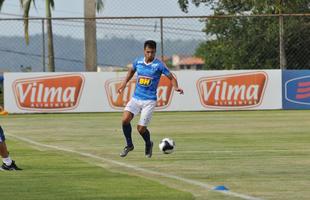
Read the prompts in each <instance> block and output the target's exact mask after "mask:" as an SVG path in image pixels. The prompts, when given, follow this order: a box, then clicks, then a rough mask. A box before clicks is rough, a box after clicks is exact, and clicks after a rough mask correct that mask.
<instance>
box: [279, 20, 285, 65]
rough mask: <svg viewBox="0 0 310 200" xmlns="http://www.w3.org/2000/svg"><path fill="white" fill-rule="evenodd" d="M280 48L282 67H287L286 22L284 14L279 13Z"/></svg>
mask: <svg viewBox="0 0 310 200" xmlns="http://www.w3.org/2000/svg"><path fill="white" fill-rule="evenodd" d="M279 48H280V69H281V70H285V69H286V56H285V45H284V24H283V15H282V14H280V15H279Z"/></svg>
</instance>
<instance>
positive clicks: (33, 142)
mask: <svg viewBox="0 0 310 200" xmlns="http://www.w3.org/2000/svg"><path fill="white" fill-rule="evenodd" d="M6 135H8V136H10V137H13V138H16V139H18V140H21V141H24V142H27V143H30V144H33V145H36V146H39V147H45V148H50V149H56V150H59V151H65V152H70V153H74V154H78V155H81V156H85V157H89V158H94V159H97V160H101V161H104V162H108V163H112V164H114V165H119V166H122V167H125V168H129V169H132V170H135V171H140V172H144V173H148V174H152V175H158V176H162V177H165V178H171V179H175V180H178V181H183V182H185V183H189V184H191V185H196V186H200V187H202V188H204V189H207V190H211V191H215V192H219V193H222V194H225V195H228V196H234V197H239V198H241V199H245V200H263V199H261V198H257V197H252V196H248V195H245V194H240V193H236V192H231V191H221V190H214V186H212V185H209V184H206V183H202V182H199V181H195V180H192V179H187V178H183V177H180V176H176V175H171V174H166V173H162V172H156V171H153V170H149V169H145V168H142V167H138V166H135V165H130V164H127V163H123V162H119V161H115V160H111V159H107V158H103V157H100V156H96V155H93V154H90V153H84V152H79V151H75V150H72V149H67V148H64V147H59V146H54V145H48V144H43V143H39V142H36V141H34V140H31V139H28V138H25V137H20V136H17V135H12V134H6Z"/></svg>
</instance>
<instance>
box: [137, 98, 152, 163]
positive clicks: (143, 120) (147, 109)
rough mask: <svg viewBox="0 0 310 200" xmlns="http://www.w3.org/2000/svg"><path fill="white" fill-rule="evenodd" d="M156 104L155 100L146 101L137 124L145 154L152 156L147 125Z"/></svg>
mask: <svg viewBox="0 0 310 200" xmlns="http://www.w3.org/2000/svg"><path fill="white" fill-rule="evenodd" d="M155 106H156V101H146V102H145V104H144V106H143V108H142V111H141V117H140V120H139V124H138V126H137V129H138V132H139V133H140V135H141V136H142V138H143V140H144V142H145V156H146V157H148V158H151V157H152V153H153V142H152V141H151V136H150V131H149V130H148V129H147V125H148V124H149V123H150V121H151V119H152V115H153V111H154V109H155Z"/></svg>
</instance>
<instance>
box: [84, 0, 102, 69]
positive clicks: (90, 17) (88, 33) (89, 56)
mask: <svg viewBox="0 0 310 200" xmlns="http://www.w3.org/2000/svg"><path fill="white" fill-rule="evenodd" d="M96 9H97V12H100V11H101V10H102V9H103V1H102V0H84V18H86V19H85V20H84V37H85V40H84V41H85V68H86V71H97V37H96V20H95V19H94V18H95V17H96Z"/></svg>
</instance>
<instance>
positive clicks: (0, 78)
mask: <svg viewBox="0 0 310 200" xmlns="http://www.w3.org/2000/svg"><path fill="white" fill-rule="evenodd" d="M2 82H3V76H2V75H0V83H2Z"/></svg>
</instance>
